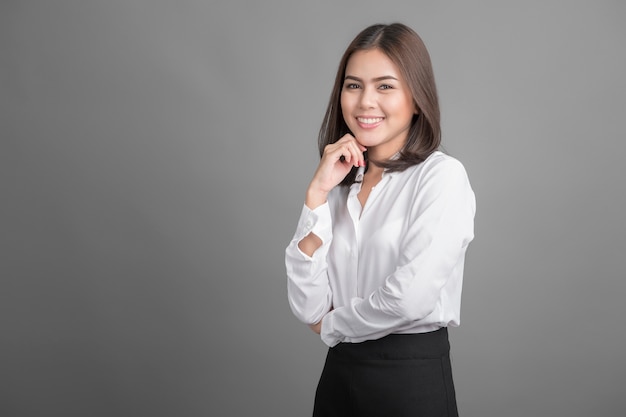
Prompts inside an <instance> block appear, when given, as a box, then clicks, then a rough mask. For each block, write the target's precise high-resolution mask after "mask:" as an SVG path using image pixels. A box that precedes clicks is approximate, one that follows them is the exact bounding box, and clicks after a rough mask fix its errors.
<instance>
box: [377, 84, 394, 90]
mask: <svg viewBox="0 0 626 417" xmlns="http://www.w3.org/2000/svg"><path fill="white" fill-rule="evenodd" d="M378 88H380V89H381V90H390V89H392V88H393V87H392V86H390V85H389V84H382V85H381V86H380V87H378Z"/></svg>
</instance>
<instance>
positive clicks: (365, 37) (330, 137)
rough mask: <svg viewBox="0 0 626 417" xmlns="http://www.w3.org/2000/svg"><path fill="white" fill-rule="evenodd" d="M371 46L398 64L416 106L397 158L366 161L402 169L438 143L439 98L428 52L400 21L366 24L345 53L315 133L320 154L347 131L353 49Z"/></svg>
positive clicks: (348, 180) (353, 173) (350, 179)
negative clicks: (345, 106)
mask: <svg viewBox="0 0 626 417" xmlns="http://www.w3.org/2000/svg"><path fill="white" fill-rule="evenodd" d="M370 49H379V50H380V51H382V52H383V53H384V54H385V55H387V56H388V57H389V59H390V60H391V61H392V62H393V63H394V64H395V65H396V66H397V67H398V70H399V71H400V74H401V75H402V76H403V77H404V79H405V81H406V83H407V84H408V86H409V91H410V92H411V96H412V97H413V101H414V103H415V106H416V108H417V109H418V114H416V115H415V116H413V120H412V121H411V127H410V128H409V134H408V138H407V143H406V144H405V146H404V147H403V148H402V150H401V151H400V155H399V157H398V158H397V159H392V160H387V161H369V162H372V163H375V164H376V165H379V166H382V167H384V168H386V169H388V170H390V171H402V170H405V169H406V168H408V167H410V166H412V165H416V164H418V163H420V162H422V161H424V160H425V159H426V158H427V157H428V156H429V155H430V154H431V153H433V152H434V151H436V150H437V149H438V148H439V145H440V143H441V127H440V116H439V100H438V98H437V89H436V86H435V77H434V74H433V69H432V64H431V61H430V55H429V54H428V50H427V49H426V46H425V45H424V42H423V41H422V39H421V38H420V37H419V35H418V34H417V33H416V32H415V31H414V30H413V29H411V28H409V27H408V26H406V25H404V24H402V23H393V24H390V25H383V24H376V25H372V26H369V27H367V28H365V29H364V30H363V31H361V33H359V34H358V35H357V36H356V37H355V38H354V40H353V41H352V42H351V43H350V45H349V46H348V48H347V49H346V51H345V52H344V54H343V57H342V58H341V61H340V62H339V68H338V70H337V76H336V78H335V84H334V86H333V90H332V92H331V95H330V100H329V102H328V107H327V109H326V114H325V116H324V120H323V122H322V127H321V128H320V132H319V136H318V146H319V151H320V156H321V155H322V154H323V152H324V148H325V147H326V145H328V144H331V143H334V142H336V141H337V140H339V139H340V138H341V137H342V136H343V135H345V134H346V133H350V129H349V128H348V126H347V125H346V122H345V121H344V118H343V112H342V111H341V90H342V88H343V83H344V77H345V72H346V66H347V65H348V60H349V59H350V57H351V56H352V54H353V53H354V52H356V51H361V50H370ZM355 176H356V167H354V168H353V169H352V170H351V171H350V173H349V174H348V175H347V176H346V178H344V180H343V181H342V182H341V184H342V185H350V184H352V183H353V182H354V181H355Z"/></svg>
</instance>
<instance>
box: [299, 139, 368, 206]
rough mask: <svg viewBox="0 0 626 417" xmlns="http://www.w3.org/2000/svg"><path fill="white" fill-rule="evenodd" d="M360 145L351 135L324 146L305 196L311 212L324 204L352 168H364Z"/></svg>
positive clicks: (363, 148)
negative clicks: (329, 194)
mask: <svg viewBox="0 0 626 417" xmlns="http://www.w3.org/2000/svg"><path fill="white" fill-rule="evenodd" d="M366 150H367V148H366V147H365V146H363V145H361V144H360V143H359V142H357V140H356V139H355V138H354V136H352V135H351V134H349V133H348V134H346V135H344V136H343V137H342V138H341V139H339V140H338V141H337V142H335V143H331V144H329V145H326V147H325V148H324V153H323V154H322V158H321V160H320V163H319V165H318V166H317V170H316V171H315V174H314V175H313V179H312V180H311V183H310V184H309V188H308V190H307V195H306V201H305V203H306V205H307V207H309V208H310V209H311V210H314V209H315V208H316V207H318V206H320V205H322V204H324V203H325V202H326V197H327V195H328V193H329V192H330V190H332V189H333V188H335V187H336V186H337V185H338V184H339V183H340V182H341V181H342V180H343V179H344V178H345V177H346V175H348V173H349V172H350V170H351V169H352V167H359V166H365V157H364V156H363V152H365V151H366ZM342 157H343V158H342Z"/></svg>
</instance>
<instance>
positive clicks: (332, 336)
mask: <svg viewBox="0 0 626 417" xmlns="http://www.w3.org/2000/svg"><path fill="white" fill-rule="evenodd" d="M358 175H359V176H361V177H362V175H363V169H362V168H361V170H360V172H358ZM360 189H361V183H360V182H359V183H355V184H352V185H351V186H350V187H344V186H337V187H335V188H334V189H333V190H332V191H331V192H330V194H329V195H328V201H327V202H326V203H325V204H323V205H322V206H320V207H317V208H316V209H315V210H310V209H309V208H308V207H307V206H306V205H304V207H303V208H302V213H301V215H300V219H299V220H298V225H297V227H296V232H295V234H294V236H293V239H292V240H291V242H290V243H289V246H288V247H287V249H286V251H285V263H286V270H287V277H288V286H287V292H288V299H289V305H290V307H291V310H292V311H293V313H294V314H295V316H296V317H297V318H298V319H299V320H300V321H302V322H304V323H307V324H313V323H317V322H319V321H320V320H322V318H323V321H322V330H321V338H322V340H323V341H324V343H326V344H327V345H328V346H331V347H332V346H335V345H336V344H337V343H339V342H350V343H357V342H362V341H365V340H371V339H378V338H381V337H383V336H385V335H387V334H390V333H423V332H428V331H432V330H436V329H438V328H440V327H445V326H458V325H459V323H460V317H459V316H460V307H461V287H462V282H463V266H464V261H465V252H466V250H467V247H468V244H469V243H470V242H471V241H472V239H473V238H474V215H475V212H476V202H475V196H474V192H473V191H472V188H471V186H470V183H469V180H468V177H467V173H466V171H465V168H464V167H463V165H462V164H461V163H460V162H459V161H458V160H456V159H454V158H453V157H451V156H448V155H446V154H444V153H442V152H439V151H437V152H434V153H433V154H432V155H430V156H429V157H428V158H427V159H426V161H424V162H422V163H421V164H418V165H415V166H412V167H410V168H408V169H406V170H405V171H402V172H386V171H385V172H384V173H383V177H382V179H381V180H380V182H379V183H378V184H377V185H376V186H375V187H374V188H372V191H371V193H370V195H369V197H368V199H367V201H366V203H365V206H364V207H363V208H362V207H361V203H360V202H359V200H358V198H357V194H358V192H359V190H360ZM309 233H314V234H315V235H317V236H318V237H319V238H320V239H321V240H322V242H323V243H322V246H321V247H319V248H318V249H317V250H316V251H315V253H314V254H313V256H307V255H306V254H304V253H303V252H302V251H301V250H300V249H299V248H298V242H300V240H302V239H303V238H304V237H305V236H307V235H308V234H309Z"/></svg>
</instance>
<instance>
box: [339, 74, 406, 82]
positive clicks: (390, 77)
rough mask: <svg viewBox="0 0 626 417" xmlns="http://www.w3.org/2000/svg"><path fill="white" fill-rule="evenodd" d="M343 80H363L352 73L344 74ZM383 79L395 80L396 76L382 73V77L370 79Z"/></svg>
mask: <svg viewBox="0 0 626 417" xmlns="http://www.w3.org/2000/svg"><path fill="white" fill-rule="evenodd" d="M343 80H344V81H346V80H354V81H358V82H363V80H362V79H361V78H359V77H355V76H354V75H346V77H345V78H344V79H343ZM384 80H396V81H398V79H397V78H396V77H393V76H391V75H383V76H382V77H376V78H374V79H373V80H372V81H375V82H378V81H384Z"/></svg>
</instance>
